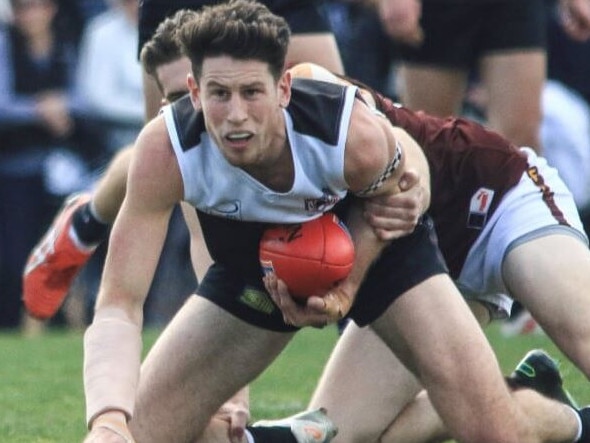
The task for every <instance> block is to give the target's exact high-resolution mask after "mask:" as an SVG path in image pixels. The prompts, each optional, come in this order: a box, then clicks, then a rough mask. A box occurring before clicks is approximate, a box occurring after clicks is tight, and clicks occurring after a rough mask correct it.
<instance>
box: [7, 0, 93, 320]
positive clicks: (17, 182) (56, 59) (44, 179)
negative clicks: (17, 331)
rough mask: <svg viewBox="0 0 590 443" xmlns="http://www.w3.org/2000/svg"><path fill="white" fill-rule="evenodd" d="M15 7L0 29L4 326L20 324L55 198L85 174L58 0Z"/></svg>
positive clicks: (72, 60) (14, 2)
mask: <svg viewBox="0 0 590 443" xmlns="http://www.w3.org/2000/svg"><path fill="white" fill-rule="evenodd" d="M11 7H12V10H13V15H14V17H13V22H12V24H10V25H9V26H7V27H6V29H4V30H3V31H2V32H0V60H2V63H0V300H1V303H2V309H0V327H16V326H18V325H19V323H20V306H21V305H20V298H21V275H22V270H23V267H24V264H25V261H26V258H27V253H28V251H29V250H30V249H31V247H32V246H33V245H34V244H35V242H36V239H37V238H38V237H39V235H40V234H41V232H42V231H43V229H44V228H45V226H46V224H45V223H46V221H47V219H48V218H49V217H48V214H51V213H52V212H53V211H54V210H55V208H52V207H51V206H50V205H49V206H48V202H52V198H51V195H52V194H60V193H61V192H62V191H63V192H65V193H67V192H72V191H73V190H74V189H73V188H74V187H75V186H77V184H78V178H80V176H81V175H83V168H82V166H81V162H80V161H79V159H78V158H77V157H76V156H74V154H73V151H74V150H75V149H76V146H77V145H76V139H77V136H78V135H80V134H78V126H77V123H76V120H75V118H74V114H73V102H72V99H71V97H72V96H73V94H72V91H73V85H74V70H75V65H76V52H75V44H74V43H73V42H70V41H67V40H64V39H62V38H61V36H60V34H59V33H58V32H56V28H54V26H53V25H54V19H55V17H56V14H57V13H58V5H57V3H56V1H55V0H11ZM64 171H65V172H66V173H64ZM76 171H78V174H76ZM60 198H61V195H60Z"/></svg>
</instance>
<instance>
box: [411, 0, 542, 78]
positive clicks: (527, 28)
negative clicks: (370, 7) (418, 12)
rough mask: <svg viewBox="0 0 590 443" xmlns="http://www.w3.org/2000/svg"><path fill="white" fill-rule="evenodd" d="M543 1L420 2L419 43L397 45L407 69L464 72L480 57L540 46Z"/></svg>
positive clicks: (442, 0) (456, 0)
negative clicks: (419, 67)
mask: <svg viewBox="0 0 590 443" xmlns="http://www.w3.org/2000/svg"><path fill="white" fill-rule="evenodd" d="M545 16H546V7H545V4H544V0H486V1H481V0H478V1H470V0H423V1H422V18H421V25H422V28H423V29H424V43H423V45H421V46H420V47H418V48H413V47H409V46H405V45H400V46H399V53H400V57H401V59H402V60H404V61H407V62H409V63H412V64H424V65H428V64H429V65H437V66H443V67H452V68H461V69H470V68H473V67H475V66H476V63H477V61H479V59H481V57H482V56H484V55H488V54H490V53H494V52H507V51H511V50H523V49H524V50H527V49H544V48H545V47H546V31H545V26H546V17H545Z"/></svg>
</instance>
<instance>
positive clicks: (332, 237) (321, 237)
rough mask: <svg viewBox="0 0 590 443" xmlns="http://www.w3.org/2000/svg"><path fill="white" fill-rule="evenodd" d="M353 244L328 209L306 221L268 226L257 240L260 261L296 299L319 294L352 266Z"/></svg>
mask: <svg viewBox="0 0 590 443" xmlns="http://www.w3.org/2000/svg"><path fill="white" fill-rule="evenodd" d="M353 261H354V244H353V242H352V239H351V237H350V234H349V232H348V230H347V229H346V226H344V224H343V223H342V222H341V221H340V220H339V219H338V217H336V215H334V214H331V213H326V214H324V215H322V216H321V217H319V218H317V219H315V220H311V221H308V222H305V223H299V224H290V225H278V226H275V227H271V228H268V229H267V230H266V231H265V233H264V235H263V236H262V239H261V241H260V264H261V265H262V269H263V271H264V273H265V274H268V273H270V272H274V273H275V274H276V275H277V277H278V278H280V279H281V280H283V281H284V282H285V284H286V285H287V287H288V288H289V292H290V294H291V295H292V296H293V298H295V299H299V300H304V299H306V298H308V297H311V296H312V295H316V296H321V295H324V294H325V293H326V292H328V291H329V290H330V289H331V288H332V287H334V286H336V285H337V284H338V283H339V282H340V281H342V280H344V279H345V278H346V277H347V276H348V275H349V274H350V271H351V269H352V263H353Z"/></svg>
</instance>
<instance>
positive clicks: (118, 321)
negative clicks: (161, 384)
mask: <svg viewBox="0 0 590 443" xmlns="http://www.w3.org/2000/svg"><path fill="white" fill-rule="evenodd" d="M140 361H141V329H140V328H139V327H138V326H137V325H136V324H135V323H133V322H132V321H131V320H130V319H129V317H128V316H127V314H126V313H125V312H124V311H123V310H122V309H119V308H102V309H99V310H98V311H96V314H95V316H94V321H93V322H92V325H90V327H89V328H88V329H87V330H86V333H85V334H84V391H85V393H86V422H87V424H88V427H89V428H90V426H91V424H92V421H93V420H94V419H95V418H96V417H97V416H98V415H100V414H102V413H103V412H106V411H109V410H119V411H122V412H124V413H125V415H126V416H127V420H129V419H131V416H132V415H133V408H134V406H135V393H136V388H137V383H138V380H139V367H140Z"/></svg>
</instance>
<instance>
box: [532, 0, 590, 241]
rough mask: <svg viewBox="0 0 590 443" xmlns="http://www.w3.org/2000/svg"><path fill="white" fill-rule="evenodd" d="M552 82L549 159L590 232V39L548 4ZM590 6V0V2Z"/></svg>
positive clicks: (545, 134) (545, 130)
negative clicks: (575, 34)
mask: <svg viewBox="0 0 590 443" xmlns="http://www.w3.org/2000/svg"><path fill="white" fill-rule="evenodd" d="M547 3H548V7H549V8H550V9H549V14H548V19H549V20H548V33H547V36H548V47H547V49H548V79H549V80H548V81H547V84H546V85H545V89H544V91H543V121H542V125H541V137H542V140H543V145H544V146H545V157H547V159H548V161H549V162H550V163H551V164H552V165H553V166H555V167H556V168H557V169H558V170H559V173H560V175H561V176H562V178H563V180H564V182H565V183H566V184H567V185H568V187H569V188H570V190H571V191H572V194H573V195H574V199H575V201H576V204H577V206H578V208H579V209H580V211H581V212H582V216H583V218H584V219H585V220H584V222H585V225H586V226H585V227H586V231H588V228H589V223H588V219H589V218H590V217H589V214H590V41H577V40H574V39H572V37H571V36H570V35H568V34H567V32H566V30H565V29H564V27H563V26H562V23H561V22H560V15H559V10H558V9H557V1H555V0H549V1H548V2H547ZM589 4H590V2H589Z"/></svg>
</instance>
